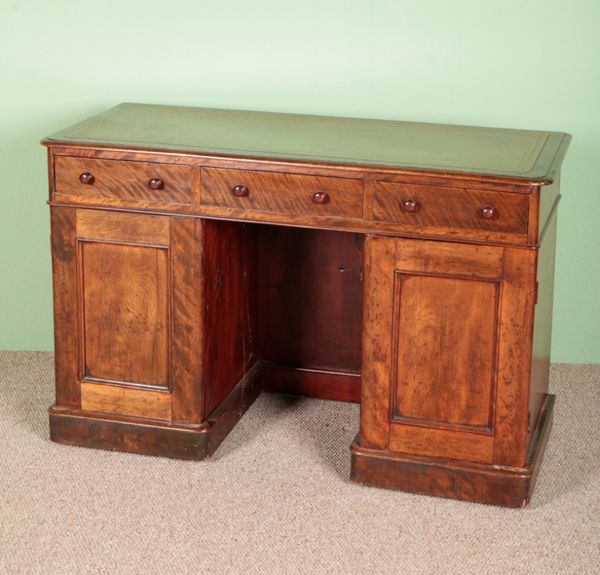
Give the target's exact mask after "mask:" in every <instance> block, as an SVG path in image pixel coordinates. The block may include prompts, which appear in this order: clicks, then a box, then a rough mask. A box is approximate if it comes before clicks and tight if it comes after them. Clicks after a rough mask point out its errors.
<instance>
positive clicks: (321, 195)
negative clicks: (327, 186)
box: [312, 192, 331, 204]
mask: <svg viewBox="0 0 600 575" xmlns="http://www.w3.org/2000/svg"><path fill="white" fill-rule="evenodd" d="M330 200H331V198H330V197H329V194H328V193H327V192H315V193H314V194H313V197H312V201H313V202H314V203H315V204H328V203H329V201H330Z"/></svg>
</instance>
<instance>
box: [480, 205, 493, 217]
mask: <svg viewBox="0 0 600 575" xmlns="http://www.w3.org/2000/svg"><path fill="white" fill-rule="evenodd" d="M480 213H481V217H482V218H485V219H486V220H491V219H492V218H493V217H494V216H495V215H496V210H495V208H492V206H485V208H481V210H480Z"/></svg>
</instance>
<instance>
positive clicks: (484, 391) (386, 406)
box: [361, 237, 535, 466]
mask: <svg viewBox="0 0 600 575" xmlns="http://www.w3.org/2000/svg"><path fill="white" fill-rule="evenodd" d="M534 255H535V254H534V252H533V251H532V250H522V249H517V248H502V247H493V246H475V245H462V244H451V243H444V242H434V241H425V240H408V239H393V238H375V237H370V238H367V242H366V246H365V274H366V277H365V286H366V291H365V311H364V330H363V332H364V338H365V339H364V340H363V390H362V403H361V445H362V446H364V447H369V448H375V449H383V450H390V451H392V452H398V453H405V454H410V455H419V456H428V457H439V458H444V459H457V460H463V461H471V462H476V463H488V464H491V463H497V464H502V465H514V466H520V465H523V464H524V462H525V457H526V441H525V439H526V423H524V420H523V414H524V413H526V412H527V386H528V375H527V370H528V366H529V364H530V359H531V358H530V345H531V340H530V329H531V320H532V315H531V313H532V309H533V290H532V288H533V284H534V277H533V275H532V271H533V263H534V259H535V258H534Z"/></svg>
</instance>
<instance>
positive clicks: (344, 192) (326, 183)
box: [200, 168, 363, 218]
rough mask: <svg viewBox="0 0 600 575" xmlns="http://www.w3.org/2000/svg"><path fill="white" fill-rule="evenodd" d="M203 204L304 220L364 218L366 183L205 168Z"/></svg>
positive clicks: (201, 201)
mask: <svg viewBox="0 0 600 575" xmlns="http://www.w3.org/2000/svg"><path fill="white" fill-rule="evenodd" d="M200 203H201V204H202V205H205V206H220V207H227V208H239V209H244V210H257V211H262V212H273V213H284V214H297V215H303V216H338V217H347V218H360V217H362V215H363V182H362V180H352V179H347V178H331V177H324V176H304V175H299V174H280V173H272V172H248V171H241V170H223V169H219V168H204V169H203V170H202V191H201V198H200Z"/></svg>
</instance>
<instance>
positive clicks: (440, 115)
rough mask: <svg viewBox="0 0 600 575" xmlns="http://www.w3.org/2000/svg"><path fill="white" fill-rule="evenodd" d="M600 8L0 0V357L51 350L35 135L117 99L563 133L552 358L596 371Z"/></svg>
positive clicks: (473, 0) (430, 1) (396, 0)
mask: <svg viewBox="0 0 600 575" xmlns="http://www.w3.org/2000/svg"><path fill="white" fill-rule="evenodd" d="M599 21H600V2H598V0H574V1H571V2H568V1H567V0H502V1H499V0H497V1H495V2H490V1H485V0H458V1H455V2H448V1H447V0H419V1H418V2H417V1H415V0H411V1H408V0H404V1H402V0H386V1H383V0H380V1H368V0H319V1H314V0H305V1H303V2H293V3H289V2H284V1H283V2H282V1H281V0H254V1H252V2H247V1H242V0H236V1H227V0H220V1H218V2H217V1H214V0H213V1H211V2H202V1H201V0H170V1H168V2H165V1H164V0H162V1H156V0H146V1H143V2H142V1H139V0H138V1H133V0H102V1H101V2H90V1H84V0H52V1H46V0H37V1H33V0H0V98H1V104H2V105H1V106H0V181H1V189H0V239H1V242H0V349H51V348H52V317H51V306H52V304H51V283H50V263H49V261H50V260H49V242H48V234H49V227H48V209H47V206H46V205H45V200H46V195H47V185H46V166H45V156H44V150H43V149H42V148H41V147H40V146H39V145H38V142H39V140H40V139H41V138H42V137H43V136H45V135H47V134H49V133H51V132H53V131H56V130H58V129H60V128H62V127H64V126H65V125H68V124H70V123H74V122H76V121H79V120H81V119H83V118H85V117H87V116H89V115H92V114H95V113H97V112H99V111H101V110H104V109H105V108H108V107H111V106H113V105H115V104H116V103H118V102H121V101H138V102H155V103H165V104H184V105H200V106H215V107H229V108H246V109H256V110H270V111H286V112H306V113H315V114H334V115H348V116H362V117H372V118H389V119H404V120H418V121H431V122H446V123H465V124H476V125H487V126H499V127H514V128H531V129H541V130H558V131H568V132H570V133H571V134H573V136H574V139H573V143H572V145H571V148H570V150H569V153H568V155H567V159H566V162H565V164H564V169H563V201H562V202H561V206H560V217H559V248H558V268H557V279H556V305H555V324H554V325H555V327H554V344H553V361H561V362H600V304H599V301H600V298H599V296H598V287H597V286H598V285H600V233H599V231H600V229H599V226H600V189H599V188H600V63H599V62H600V60H599V57H600V34H599V33H598V22H599Z"/></svg>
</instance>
